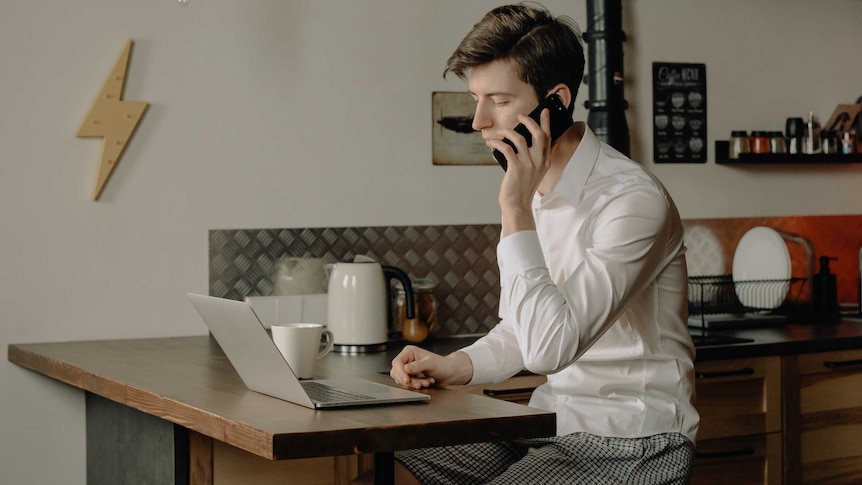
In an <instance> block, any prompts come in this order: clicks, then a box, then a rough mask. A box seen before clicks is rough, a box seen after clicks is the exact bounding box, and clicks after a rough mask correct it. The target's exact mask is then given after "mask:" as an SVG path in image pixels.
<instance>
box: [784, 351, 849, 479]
mask: <svg viewBox="0 0 862 485" xmlns="http://www.w3.org/2000/svg"><path fill="white" fill-rule="evenodd" d="M798 362H799V374H800V375H799V411H800V418H799V430H800V440H799V448H800V453H801V460H800V461H801V463H802V477H803V481H804V482H807V483H848V482H851V481H853V480H854V478H855V479H858V478H859V476H860V475H862V441H860V440H859V437H860V436H862V349H857V350H846V351H835V352H822V353H817V354H804V355H800V356H799V361H798Z"/></svg>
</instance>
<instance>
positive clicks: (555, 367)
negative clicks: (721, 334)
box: [391, 5, 699, 484]
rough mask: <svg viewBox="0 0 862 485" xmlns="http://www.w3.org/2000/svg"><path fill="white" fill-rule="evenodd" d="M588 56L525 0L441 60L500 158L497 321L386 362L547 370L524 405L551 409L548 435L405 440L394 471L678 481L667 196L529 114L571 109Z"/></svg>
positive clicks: (620, 160) (688, 357) (675, 301)
mask: <svg viewBox="0 0 862 485" xmlns="http://www.w3.org/2000/svg"><path fill="white" fill-rule="evenodd" d="M583 70H584V53H583V47H582V45H581V42H580V37H579V34H578V32H577V27H575V26H574V24H573V23H572V22H571V21H570V20H567V19H561V18H554V17H553V16H551V15H550V13H548V12H547V11H546V10H544V9H542V8H541V7H538V6H535V5H534V6H525V5H512V6H504V7H499V8H496V9H494V10H492V11H491V12H489V13H488V14H486V15H485V17H484V18H483V19H482V20H481V21H480V22H479V23H477V24H476V25H475V26H474V27H473V29H472V31H471V32H470V33H469V34H468V35H467V36H466V37H465V38H464V40H463V41H462V42H461V44H460V45H459V46H458V48H457V49H456V51H455V52H454V54H452V57H451V58H450V59H449V61H448V63H447V66H446V71H445V72H444V75H445V74H446V73H449V72H453V73H454V74H456V75H457V76H459V77H461V78H462V79H466V80H467V82H468V87H469V91H470V93H471V94H472V96H473V97H474V98H475V100H476V113H475V116H474V120H473V127H474V128H475V129H476V130H480V131H481V132H482V136H483V138H484V139H485V142H486V144H487V145H488V147H489V148H492V149H497V150H500V151H501V152H502V153H503V154H504V155H505V156H506V159H507V161H508V171H507V172H506V174H505V175H504V177H503V181H502V184H501V187H500V195H499V204H500V209H501V211H502V234H501V240H500V243H499V246H498V248H497V256H498V263H499V266H500V280H501V294H500V316H501V317H502V321H501V322H500V323H499V324H498V325H497V326H496V327H495V328H494V329H493V330H492V331H491V332H489V334H488V335H487V336H485V337H483V338H481V339H479V340H478V341H477V342H476V343H475V344H473V345H471V346H469V347H466V348H464V349H462V350H460V351H457V352H454V353H452V354H450V355H448V356H445V357H444V356H439V355H436V354H433V353H431V352H428V351H425V350H423V349H420V348H418V347H414V346H408V347H405V349H404V350H403V351H402V352H401V353H400V354H399V355H398V356H397V357H396V358H395V359H394V360H393V362H392V370H391V376H392V378H393V379H394V380H395V381H396V382H398V383H399V384H401V385H404V386H406V387H410V388H417V389H418V388H423V387H427V386H431V385H437V386H447V385H453V384H477V383H488V382H496V381H500V380H503V379H506V378H508V377H510V376H512V375H514V374H515V373H517V372H519V371H521V370H522V369H527V370H529V371H532V372H533V373H536V374H541V375H546V376H547V378H548V381H547V383H546V384H544V385H542V386H540V387H539V388H538V389H536V391H535V392H534V393H533V396H532V399H531V401H530V405H531V406H534V407H538V408H542V409H546V410H550V411H554V412H556V414H557V436H556V437H554V438H549V439H532V440H524V441H518V442H514V443H485V444H476V445H465V446H457V447H448V448H442V449H430V450H415V451H409V452H405V453H402V454H400V455H399V456H397V460H398V462H397V463H396V473H397V478H398V480H399V483H411V482H412V483H416V482H417V481H418V482H420V483H457V484H465V483H500V484H511V483H518V484H521V483H590V484H592V483H650V484H652V483H685V482H687V481H688V477H689V474H690V468H691V460H692V455H693V441H694V438H695V433H696V431H697V425H698V421H699V417H698V414H697V411H696V410H695V408H694V406H693V404H692V399H693V359H694V346H693V345H692V342H691V338H690V337H689V334H688V329H687V293H686V287H687V285H686V267H685V259H684V252H685V248H684V246H683V229H682V225H681V223H680V220H679V214H678V213H677V210H676V207H675V206H674V204H673V201H672V200H671V198H670V196H669V195H668V193H667V192H666V191H665V189H664V187H662V185H661V184H660V183H659V182H658V180H656V179H655V178H654V177H653V176H652V175H650V174H649V173H648V172H647V171H646V170H645V169H644V168H643V167H642V166H641V165H639V164H637V163H635V162H633V161H631V160H629V159H628V158H627V157H625V156H623V155H622V154H620V153H619V152H617V151H615V150H614V149H613V148H611V147H609V146H607V145H605V144H603V143H600V142H599V141H598V140H597V139H596V137H595V136H594V135H593V133H592V132H591V131H590V130H589V128H587V127H586V126H585V125H584V124H583V123H576V124H575V125H574V126H572V127H571V128H569V129H568V130H567V131H566V132H565V133H564V134H563V135H562V136H561V137H560V139H559V140H558V141H557V142H556V143H554V144H553V145H550V144H549V133H550V119H549V118H550V117H549V114H548V111H547V110H545V111H544V112H543V113H542V115H541V118H540V120H541V122H540V123H536V122H534V121H533V120H532V119H530V118H529V117H528V116H525V113H529V112H530V111H531V110H532V109H533V108H535V107H536V106H537V105H538V103H539V102H540V101H541V100H542V99H544V98H545V97H546V96H548V95H550V94H557V95H558V96H559V97H560V98H561V99H562V101H563V103H564V104H565V105H566V106H567V107H569V109H570V110H572V109H573V106H574V102H575V97H576V95H577V90H578V87H579V85H580V84H581V78H582V76H583ZM518 123H523V124H524V125H526V127H527V128H528V129H529V131H530V133H531V134H532V139H533V142H532V146H527V143H526V142H525V140H524V138H523V137H522V136H520V135H519V134H518V133H517V132H515V130H514V129H513V128H514V127H515V126H516V125H517V124H518ZM503 138H507V139H509V140H511V141H512V143H513V144H514V148H513V147H511V146H509V145H508V144H507V143H504V142H503V141H501V140H502V139H503Z"/></svg>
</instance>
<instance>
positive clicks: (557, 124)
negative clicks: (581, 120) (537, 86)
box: [492, 94, 574, 171]
mask: <svg viewBox="0 0 862 485" xmlns="http://www.w3.org/2000/svg"><path fill="white" fill-rule="evenodd" d="M545 108H548V110H549V111H550V112H551V145H553V144H554V142H556V141H557V138H559V137H560V135H562V134H563V132H565V131H566V130H568V129H569V127H570V126H572V124H574V121H572V115H570V114H569V110H568V109H566V107H565V106H564V105H563V101H562V100H561V99H560V97H559V96H557V95H556V94H552V95H550V96H548V97H547V98H545V99H544V101H542V102H541V103H539V106H537V107H536V109H534V110H533V111H531V112H530V115H529V116H530V118H533V119H534V120H536V123H540V121H539V117H540V116H541V115H542V110H544V109H545ZM540 124H541V123H540ZM515 131H516V132H518V133H520V134H521V136H523V137H524V139H525V140H527V146H528V147H529V146H533V136H532V135H531V134H530V130H528V129H527V127H526V126H524V124H523V123H518V126H516V127H515ZM503 142H505V143H508V144H509V146H511V147H512V148H513V149H514V150H515V153H518V150H517V149H516V148H515V144H514V143H512V142H511V141H509V140H508V139H507V138H503ZM492 153H493V154H494V159H495V160H497V163H499V164H500V166H501V167H503V171H505V170H506V168H508V166H509V163H508V161H506V156H505V155H503V152H501V151H500V150H497V149H496V148H495V149H494V151H493V152H492Z"/></svg>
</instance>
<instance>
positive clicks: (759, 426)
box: [692, 356, 782, 485]
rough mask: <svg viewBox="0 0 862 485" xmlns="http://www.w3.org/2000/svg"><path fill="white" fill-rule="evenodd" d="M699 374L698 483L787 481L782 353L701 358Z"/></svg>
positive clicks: (736, 484) (695, 478)
mask: <svg viewBox="0 0 862 485" xmlns="http://www.w3.org/2000/svg"><path fill="white" fill-rule="evenodd" d="M695 378H696V380H695V391H696V395H697V401H696V407H697V410H698V412H699V413H700V429H699V431H698V435H697V446H696V453H695V462H694V469H693V472H692V483H694V484H711V483H716V484H719V483H720V484H726V483H733V484H734V485H741V484H748V483H752V484H754V483H758V484H762V483H781V475H782V407H781V402H782V400H781V399H782V395H781V389H782V380H781V360H780V357H777V356H773V357H757V358H750V359H732V360H716V361H708V362H697V363H696V364H695Z"/></svg>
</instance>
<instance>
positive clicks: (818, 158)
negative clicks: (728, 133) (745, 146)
mask: <svg viewBox="0 0 862 485" xmlns="http://www.w3.org/2000/svg"><path fill="white" fill-rule="evenodd" d="M729 153H730V142H729V141H727V140H716V141H715V163H716V164H718V165H763V164H770V165H775V164H809V163H810V164H825V163H838V164H846V163H862V153H852V154H849V155H841V154H837V153H835V154H832V153H814V154H804V153H799V154H789V153H741V154H740V155H739V159H736V160H731V159H730V156H729Z"/></svg>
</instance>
